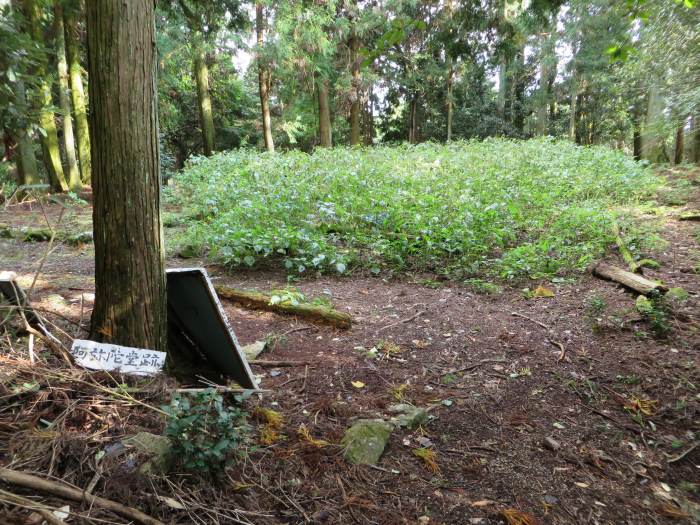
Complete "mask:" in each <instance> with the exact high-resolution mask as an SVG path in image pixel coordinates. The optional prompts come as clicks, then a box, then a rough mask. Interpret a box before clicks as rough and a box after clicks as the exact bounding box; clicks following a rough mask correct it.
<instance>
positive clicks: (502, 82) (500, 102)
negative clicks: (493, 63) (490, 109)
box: [496, 0, 508, 120]
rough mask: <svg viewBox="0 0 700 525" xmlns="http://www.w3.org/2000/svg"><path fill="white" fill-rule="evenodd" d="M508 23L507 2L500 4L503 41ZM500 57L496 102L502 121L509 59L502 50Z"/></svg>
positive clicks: (500, 27) (500, 28) (504, 109)
mask: <svg viewBox="0 0 700 525" xmlns="http://www.w3.org/2000/svg"><path fill="white" fill-rule="evenodd" d="M506 22H507V17H506V0H499V2H498V25H499V33H501V40H505V31H504V30H503V27H504V26H505V24H506ZM498 54H499V57H498V98H497V100H496V103H497V107H498V115H499V116H500V117H501V119H503V120H505V118H506V94H507V93H508V57H507V56H506V51H505V49H500V50H499V52H498Z"/></svg>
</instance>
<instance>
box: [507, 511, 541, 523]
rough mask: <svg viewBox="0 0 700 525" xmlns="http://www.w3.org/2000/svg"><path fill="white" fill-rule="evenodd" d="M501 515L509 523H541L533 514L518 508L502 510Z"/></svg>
mask: <svg viewBox="0 0 700 525" xmlns="http://www.w3.org/2000/svg"><path fill="white" fill-rule="evenodd" d="M501 515H502V516H503V517H504V518H505V519H506V523H508V525H538V523H539V522H538V521H537V519H536V518H535V517H534V516H533V515H532V514H528V513H527V512H523V511H521V510H517V509H505V510H502V511H501Z"/></svg>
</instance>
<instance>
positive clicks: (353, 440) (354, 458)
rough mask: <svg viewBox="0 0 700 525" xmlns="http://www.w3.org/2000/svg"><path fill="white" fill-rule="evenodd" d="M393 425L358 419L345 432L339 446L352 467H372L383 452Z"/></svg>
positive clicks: (377, 420)
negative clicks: (343, 450)
mask: <svg viewBox="0 0 700 525" xmlns="http://www.w3.org/2000/svg"><path fill="white" fill-rule="evenodd" d="M393 430H394V425H392V424H391V423H389V422H387V421H384V420H382V419H360V420H359V421H358V422H357V423H355V424H354V425H353V426H351V427H350V428H349V429H347V430H346V431H345V435H344V436H343V439H342V441H341V442H340V444H341V445H342V446H343V448H344V449H345V459H346V460H347V461H348V462H349V463H352V464H354V465H374V464H375V463H376V462H377V461H379V458H380V457H381V455H382V452H384V447H385V446H386V444H387V442H388V441H389V436H390V435H391V432H392V431H393Z"/></svg>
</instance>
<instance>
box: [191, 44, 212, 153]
mask: <svg viewBox="0 0 700 525" xmlns="http://www.w3.org/2000/svg"><path fill="white" fill-rule="evenodd" d="M194 47H195V49H194V78H195V81H196V83H197V104H198V106H199V122H200V125H201V127H202V149H203V150H204V154H205V155H206V156H207V157H209V156H210V155H211V154H212V153H213V152H214V115H213V113H212V107H211V93H210V91H209V68H208V67H207V62H206V56H205V53H204V42H203V40H202V36H201V35H195V37H194Z"/></svg>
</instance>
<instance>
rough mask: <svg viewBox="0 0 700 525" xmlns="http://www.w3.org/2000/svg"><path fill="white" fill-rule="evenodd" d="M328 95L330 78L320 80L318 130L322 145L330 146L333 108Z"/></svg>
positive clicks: (331, 141)
mask: <svg viewBox="0 0 700 525" xmlns="http://www.w3.org/2000/svg"><path fill="white" fill-rule="evenodd" d="M328 99H329V95H328V80H326V79H325V78H324V79H319V81H318V132H319V139H320V141H321V146H322V147H324V148H330V147H331V146H333V137H332V131H331V108H330V102H329V100H328Z"/></svg>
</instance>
